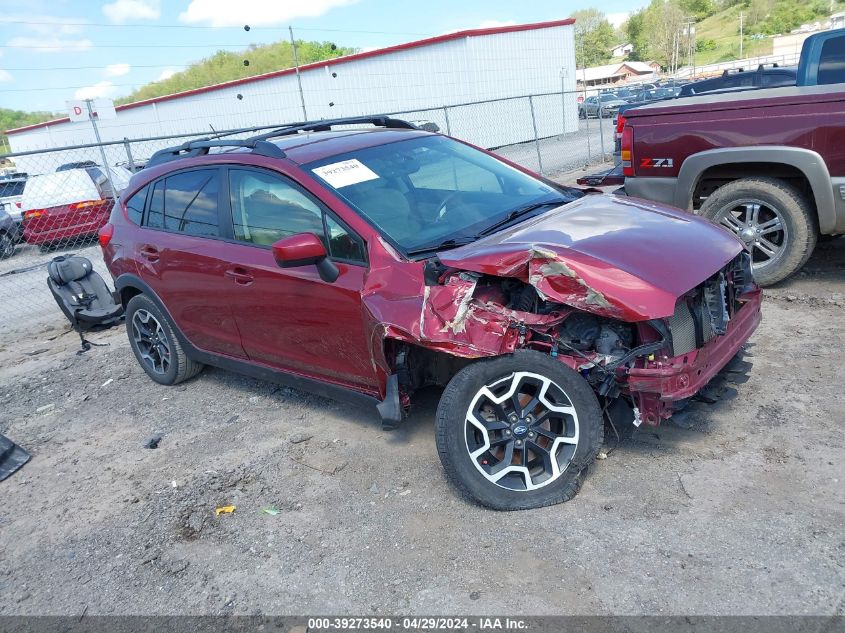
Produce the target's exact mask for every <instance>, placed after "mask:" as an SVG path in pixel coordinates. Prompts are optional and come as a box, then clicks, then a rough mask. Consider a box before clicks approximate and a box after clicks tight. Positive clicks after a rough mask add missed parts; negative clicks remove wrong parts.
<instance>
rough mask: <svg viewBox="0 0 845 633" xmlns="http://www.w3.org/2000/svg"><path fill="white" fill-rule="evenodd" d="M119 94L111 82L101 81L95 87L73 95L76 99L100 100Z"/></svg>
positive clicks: (80, 90) (78, 91)
mask: <svg viewBox="0 0 845 633" xmlns="http://www.w3.org/2000/svg"><path fill="white" fill-rule="evenodd" d="M116 92H117V87H116V86H115V85H114V84H113V83H112V82H110V81H100V82H98V83H96V84H94V85H93V86H85V87H84V88H80V89H79V90H77V91H76V92H75V93H74V94H73V98H74V99H99V98H100V97H111V96H114V94H115V93H116Z"/></svg>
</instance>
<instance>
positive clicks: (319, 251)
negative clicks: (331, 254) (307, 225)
mask: <svg viewBox="0 0 845 633" xmlns="http://www.w3.org/2000/svg"><path fill="white" fill-rule="evenodd" d="M271 248H272V249H273V258H274V259H275V260H276V263H277V264H278V265H279V266H280V267H281V268H294V267H296V266H310V265H311V264H314V265H316V266H317V272H318V273H320V279H322V280H323V281H327V282H329V283H332V282H334V281H335V280H336V279H337V277H338V275H339V274H340V271H339V270H338V269H337V266H335V265H334V262H333V261H332V260H330V259H329V258H328V254H327V253H326V247H325V246H324V245H323V243H322V242H321V241H320V238H319V237H317V236H316V235H314V234H313V233H297V234H296V235H290V236H288V237H283V238H282V239H280V240H279V241H278V242H276V243H275V244H273V246H272V247H271Z"/></svg>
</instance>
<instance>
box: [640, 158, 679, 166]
mask: <svg viewBox="0 0 845 633" xmlns="http://www.w3.org/2000/svg"><path fill="white" fill-rule="evenodd" d="M673 166H674V163H673V162H672V159H671V158H643V159H642V160H641V161H640V167H673Z"/></svg>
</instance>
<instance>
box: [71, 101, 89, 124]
mask: <svg viewBox="0 0 845 633" xmlns="http://www.w3.org/2000/svg"><path fill="white" fill-rule="evenodd" d="M67 111H68V116H69V117H70V120H71V121H87V120H88V105H87V104H86V103H85V102H84V101H68V102H67Z"/></svg>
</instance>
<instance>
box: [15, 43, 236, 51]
mask: <svg viewBox="0 0 845 633" xmlns="http://www.w3.org/2000/svg"><path fill="white" fill-rule="evenodd" d="M247 46H249V42H244V43H242V44H96V45H94V44H92V45H90V46H63V45H62V44H60V43H56V44H52V45H50V44H48V45H46V46H26V45H14V44H2V45H0V48H19V49H36V50H37V49H42V48H43V49H67V50H68V51H69V52H74V53H79V52H84V51H87V50H91V49H92V48H211V47H217V48H246V47H247Z"/></svg>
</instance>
